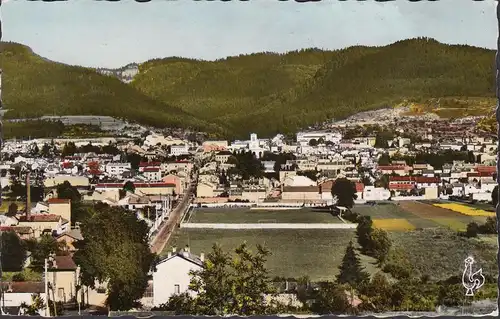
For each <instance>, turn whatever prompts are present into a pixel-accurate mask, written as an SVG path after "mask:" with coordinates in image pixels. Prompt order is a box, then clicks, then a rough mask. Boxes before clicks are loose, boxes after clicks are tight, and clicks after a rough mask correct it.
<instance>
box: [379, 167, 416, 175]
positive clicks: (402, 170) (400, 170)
mask: <svg viewBox="0 0 500 319" xmlns="http://www.w3.org/2000/svg"><path fill="white" fill-rule="evenodd" d="M378 170H379V171H380V172H381V173H382V174H387V175H391V174H393V173H395V174H397V175H401V176H404V175H408V171H409V167H407V166H405V165H381V166H379V167H378Z"/></svg>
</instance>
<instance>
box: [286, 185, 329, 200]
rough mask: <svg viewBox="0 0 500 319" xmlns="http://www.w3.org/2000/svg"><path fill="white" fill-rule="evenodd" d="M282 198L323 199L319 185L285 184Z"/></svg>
mask: <svg viewBox="0 0 500 319" xmlns="http://www.w3.org/2000/svg"><path fill="white" fill-rule="evenodd" d="M281 199H283V200H285V201H299V202H305V201H321V200H322V198H321V194H320V192H319V187H318V186H283V190H282V192H281Z"/></svg>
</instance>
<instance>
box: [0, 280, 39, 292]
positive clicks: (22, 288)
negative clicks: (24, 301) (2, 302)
mask: <svg viewBox="0 0 500 319" xmlns="http://www.w3.org/2000/svg"><path fill="white" fill-rule="evenodd" d="M2 285H3V289H4V291H5V293H9V292H12V293H38V294H39V293H44V292H45V284H44V283H43V282H39V281H15V282H5V283H3V284H2Z"/></svg>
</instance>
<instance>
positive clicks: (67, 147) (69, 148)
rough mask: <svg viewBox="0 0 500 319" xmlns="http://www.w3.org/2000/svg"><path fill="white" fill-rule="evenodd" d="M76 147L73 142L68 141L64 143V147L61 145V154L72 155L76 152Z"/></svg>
mask: <svg viewBox="0 0 500 319" xmlns="http://www.w3.org/2000/svg"><path fill="white" fill-rule="evenodd" d="M77 150H78V149H77V147H76V145H75V143H73V142H68V143H66V144H64V147H63V150H62V154H61V155H62V156H63V157H65V156H73V155H75V153H76V152H77Z"/></svg>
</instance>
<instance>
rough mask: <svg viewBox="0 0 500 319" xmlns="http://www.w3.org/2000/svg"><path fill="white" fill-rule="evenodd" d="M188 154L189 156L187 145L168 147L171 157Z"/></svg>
mask: <svg viewBox="0 0 500 319" xmlns="http://www.w3.org/2000/svg"><path fill="white" fill-rule="evenodd" d="M188 154H189V145H187V144H180V145H172V146H170V155H172V156H180V155H188Z"/></svg>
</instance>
